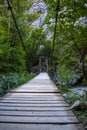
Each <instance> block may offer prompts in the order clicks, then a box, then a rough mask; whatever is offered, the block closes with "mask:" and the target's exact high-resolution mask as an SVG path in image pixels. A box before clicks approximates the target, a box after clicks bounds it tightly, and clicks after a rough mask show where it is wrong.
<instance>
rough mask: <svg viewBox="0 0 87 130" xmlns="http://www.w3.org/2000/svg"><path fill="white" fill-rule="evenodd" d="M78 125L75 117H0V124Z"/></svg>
mask: <svg viewBox="0 0 87 130" xmlns="http://www.w3.org/2000/svg"><path fill="white" fill-rule="evenodd" d="M2 122H3V123H4V122H5V123H6V122H7V123H11V122H12V123H26V124H28V123H44V124H47V123H52V124H56V123H61V124H64V123H66V124H67V123H78V120H77V119H76V117H75V116H74V117H72V116H70V117H18V116H14V117H12V116H0V123H2Z"/></svg>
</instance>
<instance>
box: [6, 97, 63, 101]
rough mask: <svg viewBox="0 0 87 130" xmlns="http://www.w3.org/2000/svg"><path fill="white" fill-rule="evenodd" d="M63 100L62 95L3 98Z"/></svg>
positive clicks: (11, 98) (10, 98)
mask: <svg viewBox="0 0 87 130" xmlns="http://www.w3.org/2000/svg"><path fill="white" fill-rule="evenodd" d="M8 99H9V100H51V101H52V100H64V98H63V97H62V96H58V97H7V98H5V100H8Z"/></svg>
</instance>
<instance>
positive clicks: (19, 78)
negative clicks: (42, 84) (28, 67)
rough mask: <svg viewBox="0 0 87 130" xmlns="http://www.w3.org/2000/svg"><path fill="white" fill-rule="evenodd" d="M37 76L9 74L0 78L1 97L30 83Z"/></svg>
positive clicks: (31, 74)
mask: <svg viewBox="0 0 87 130" xmlns="http://www.w3.org/2000/svg"><path fill="white" fill-rule="evenodd" d="M34 76H35V75H34V74H33V73H29V74H28V73H16V72H15V73H7V74H3V75H1V76H0V96H3V95H4V94H6V93H7V92H9V91H10V90H11V89H14V88H16V87H18V86H19V85H21V84H23V83H25V82H27V81H29V80H30V79H32V78H33V77H34Z"/></svg>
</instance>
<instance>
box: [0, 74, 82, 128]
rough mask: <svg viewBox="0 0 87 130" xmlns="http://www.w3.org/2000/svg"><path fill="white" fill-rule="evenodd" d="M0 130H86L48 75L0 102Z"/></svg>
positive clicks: (37, 78)
mask: <svg viewBox="0 0 87 130" xmlns="http://www.w3.org/2000/svg"><path fill="white" fill-rule="evenodd" d="M0 130H84V128H83V127H82V125H81V124H80V123H79V122H78V120H77V119H76V117H75V116H74V114H73V113H72V111H71V110H70V108H69V106H68V104H67V103H65V101H64V98H63V97H62V96H61V94H60V92H59V91H58V89H57V87H56V86H55V84H54V83H53V82H52V80H51V79H50V77H49V76H48V74H47V73H40V74H39V75H38V76H37V77H35V78H34V79H32V80H31V81H29V82H28V83H26V84H24V85H22V86H20V87H18V88H17V89H14V90H12V91H11V92H10V93H8V94H7V95H6V96H5V97H3V99H1V100H0Z"/></svg>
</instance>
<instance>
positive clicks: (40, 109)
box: [0, 106, 70, 111]
mask: <svg viewBox="0 0 87 130" xmlns="http://www.w3.org/2000/svg"><path fill="white" fill-rule="evenodd" d="M0 110H15V111H34V110H37V111H43V110H45V111H47V110H49V111H54V110H55V111H60V110H61V111H62V110H63V111H66V110H70V108H69V107H15V106H13V107H12V106H5V107H4V106H0Z"/></svg>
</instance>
